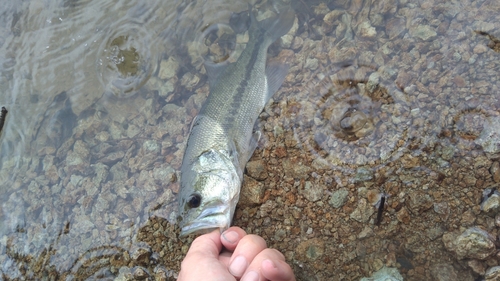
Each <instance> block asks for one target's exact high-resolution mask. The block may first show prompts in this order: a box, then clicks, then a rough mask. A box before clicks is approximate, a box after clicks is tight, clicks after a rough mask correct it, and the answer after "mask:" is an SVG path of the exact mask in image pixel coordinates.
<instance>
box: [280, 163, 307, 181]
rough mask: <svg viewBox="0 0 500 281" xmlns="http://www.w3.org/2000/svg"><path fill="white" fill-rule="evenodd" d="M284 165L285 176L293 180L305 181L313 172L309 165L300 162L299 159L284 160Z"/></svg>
mask: <svg viewBox="0 0 500 281" xmlns="http://www.w3.org/2000/svg"><path fill="white" fill-rule="evenodd" d="M282 165H283V170H284V171H285V174H286V175H287V176H289V177H292V178H298V179H305V178H307V177H308V176H309V172H310V171H311V168H310V167H309V166H308V165H305V164H303V163H302V162H299V161H298V159H297V158H291V159H284V160H283V162H282Z"/></svg>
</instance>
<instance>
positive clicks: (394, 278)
mask: <svg viewBox="0 0 500 281" xmlns="http://www.w3.org/2000/svg"><path fill="white" fill-rule="evenodd" d="M360 281H403V276H401V274H400V273H399V271H398V269H397V268H394V267H385V266H384V267H382V268H381V269H380V270H379V271H377V272H375V273H373V274H372V276H371V277H369V278H367V277H364V278H361V280H360Z"/></svg>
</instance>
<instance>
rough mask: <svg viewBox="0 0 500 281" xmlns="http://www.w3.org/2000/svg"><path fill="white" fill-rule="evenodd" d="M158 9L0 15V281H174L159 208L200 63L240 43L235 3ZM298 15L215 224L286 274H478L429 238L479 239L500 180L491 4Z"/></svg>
mask: <svg viewBox="0 0 500 281" xmlns="http://www.w3.org/2000/svg"><path fill="white" fill-rule="evenodd" d="M167 2H168V3H165V1H147V3H142V2H140V1H89V0H87V1H78V0H73V1H70V0H66V1H52V2H51V3H48V2H47V1H24V2H19V1H7V2H6V3H5V5H3V6H2V8H0V9H1V11H0V14H1V15H2V16H1V17H0V90H1V92H2V95H1V96H0V106H5V107H6V108H7V110H8V114H7V116H6V118H5V125H4V127H3V129H2V131H1V133H0V168H1V169H0V202H1V205H0V271H1V272H2V274H3V276H2V277H3V279H6V280H9V279H21V280H22V279H42V278H49V279H50V278H60V279H78V280H80V279H112V278H115V277H117V276H119V277H121V278H124V279H126V280H128V279H133V278H136V279H140V278H144V277H145V276H149V278H151V279H157V280H165V279H167V280H168V279H173V278H175V276H176V274H177V272H178V269H179V264H180V261H181V260H182V258H183V255H184V254H185V252H186V250H187V246H188V245H189V243H190V241H191V239H192V237H191V238H187V239H179V238H178V237H177V235H178V229H177V227H176V225H175V223H176V221H175V216H176V214H175V208H176V206H175V194H176V193H177V191H178V188H179V184H178V180H177V179H178V176H179V168H180V163H181V161H182V153H183V150H184V146H185V141H186V138H187V133H188V131H189V125H190V122H191V120H192V118H193V117H194V116H196V114H197V112H198V111H199V109H200V107H201V105H202V103H203V101H204V99H205V98H206V96H207V94H208V83H207V77H206V75H205V70H204V68H203V66H202V65H203V61H204V60H211V61H212V62H215V63H219V62H224V61H226V60H228V61H234V60H235V59H236V58H237V56H238V54H239V52H241V50H242V49H243V48H244V42H245V40H247V39H248V38H246V36H245V35H243V34H236V35H235V33H241V32H242V31H241V30H238V29H239V27H240V26H241V22H244V21H245V19H244V18H242V17H234V16H233V17H231V15H232V12H236V13H237V12H241V11H244V10H245V9H247V4H246V3H238V4H234V3H232V1H226V2H227V3H226V2H224V1H218V3H219V2H220V5H212V4H208V3H201V2H200V3H198V2H196V1H194V2H189V1H184V2H181V1H167ZM305 3H306V1H297V2H294V3H293V5H292V6H293V7H294V9H295V10H296V12H297V22H296V23H297V24H296V25H295V26H294V27H293V28H292V30H291V31H290V32H289V34H288V35H286V36H284V37H283V38H282V40H281V42H278V43H276V44H274V45H273V46H272V47H271V48H270V50H269V53H270V56H271V57H274V59H278V60H280V61H286V62H287V63H289V64H290V66H291V68H290V73H289V75H288V76H287V78H286V80H285V83H284V84H283V86H282V88H281V89H280V90H279V91H278V93H277V94H276V95H275V96H274V98H273V102H272V103H270V104H269V105H268V106H266V108H265V110H264V113H263V114H262V115H261V120H260V122H259V127H260V128H261V130H262V131H263V140H262V141H261V142H260V144H259V148H258V149H257V150H256V152H255V154H254V156H253V158H252V159H251V162H252V164H251V165H249V166H248V168H247V175H248V176H249V177H247V178H246V179H245V183H244V186H243V192H244V194H243V195H242V199H241V202H240V204H239V206H238V210H237V213H236V215H235V220H234V223H235V224H236V225H239V226H242V227H243V228H244V229H246V230H247V231H248V232H251V233H256V234H259V235H262V236H263V237H264V238H265V239H266V240H267V241H268V244H269V245H270V246H273V247H275V248H278V249H280V250H282V251H283V253H284V254H285V256H286V257H287V261H289V262H290V264H291V265H292V267H293V268H294V270H295V272H296V274H297V276H298V278H299V280H340V279H342V280H359V279H360V278H361V277H368V276H370V275H371V274H372V273H373V272H375V271H377V270H378V269H380V268H381V267H382V265H385V266H389V267H399V269H400V271H401V273H402V274H403V276H404V277H405V280H424V279H425V280H432V279H436V280H437V279H438V277H437V276H439V275H440V274H447V275H450V276H453V274H455V275H459V276H464V279H463V280H473V278H475V277H477V276H479V275H484V271H483V272H481V271H479V272H478V270H477V267H478V266H476V269H474V267H473V266H469V265H468V264H467V263H465V262H463V261H460V259H459V258H457V257H456V256H455V255H454V254H453V252H452V251H450V250H448V249H447V248H446V247H445V246H443V242H442V236H443V234H447V233H454V232H462V231H463V230H464V229H466V228H469V227H480V228H483V229H485V230H486V231H488V232H489V233H490V234H491V235H493V236H495V235H496V234H497V229H496V225H495V214H493V215H491V214H485V213H484V212H482V211H481V210H480V207H479V202H480V201H481V196H482V194H483V191H484V189H485V188H486V187H495V186H497V185H498V182H500V172H499V170H500V168H498V166H499V164H498V161H499V159H500V134H499V131H500V92H499V82H498V73H499V71H500V65H499V61H500V60H499V52H500V43H499V42H500V41H499V40H498V38H500V34H499V33H498V32H497V30H500V26H499V23H500V20H499V17H500V6H499V5H498V4H496V2H495V1H475V2H472V1H462V2H450V1H446V2H440V1H420V2H418V3H412V2H410V1H404V0H401V1H375V2H373V3H372V2H371V1H330V2H320V1H312V2H309V1H307V3H308V4H307V5H305ZM259 6H260V9H261V10H262V11H264V10H266V9H272V8H273V7H272V5H267V4H266V3H265V2H264V3H261V4H259ZM221 7H222V8H221ZM259 16H260V17H265V15H262V13H261V14H260V15H259ZM243 26H244V25H243ZM233 29H234V30H236V32H235V31H233ZM243 30H244V28H243ZM252 167H258V169H253V168H252ZM256 171H259V172H256ZM250 189H251V190H255V194H257V198H255V194H253V195H252V194H251V192H249V191H248V190H250ZM382 193H387V194H388V195H389V197H388V198H387V202H386V206H385V208H384V209H383V210H382V213H381V217H380V220H379V218H378V217H377V212H378V210H377V208H376V207H375V204H376V203H377V201H378V199H380V195H381V194H382ZM252 196H253V197H252ZM485 260H486V261H482V260H481V261H478V263H480V264H481V265H483V266H484V267H485V268H486V267H491V266H493V265H496V264H495V263H496V261H495V260H494V259H489V260H488V259H485ZM450 267H451V269H450ZM47 276H50V277H47Z"/></svg>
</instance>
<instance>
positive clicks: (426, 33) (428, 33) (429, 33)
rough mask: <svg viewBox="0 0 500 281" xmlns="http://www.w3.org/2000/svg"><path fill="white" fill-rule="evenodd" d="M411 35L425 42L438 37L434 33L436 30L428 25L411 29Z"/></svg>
mask: <svg viewBox="0 0 500 281" xmlns="http://www.w3.org/2000/svg"><path fill="white" fill-rule="evenodd" d="M410 34H411V35H412V36H413V37H417V38H420V39H422V40H424V41H429V40H432V39H434V38H435V37H436V35H437V33H436V31H434V29H433V28H432V27H430V26H428V25H418V26H416V27H415V28H411V29H410Z"/></svg>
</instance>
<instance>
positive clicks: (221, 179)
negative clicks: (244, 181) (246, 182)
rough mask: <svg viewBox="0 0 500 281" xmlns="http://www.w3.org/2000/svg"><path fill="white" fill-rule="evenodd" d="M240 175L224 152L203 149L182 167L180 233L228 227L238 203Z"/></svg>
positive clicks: (182, 234) (185, 233) (183, 234)
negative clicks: (188, 166)
mask: <svg viewBox="0 0 500 281" xmlns="http://www.w3.org/2000/svg"><path fill="white" fill-rule="evenodd" d="M240 186H241V176H240V173H238V168H237V167H236V166H235V165H234V163H233V161H231V159H229V157H228V155H227V154H225V153H224V152H217V151H214V150H210V151H208V152H205V153H203V154H202V155H201V156H200V157H199V158H198V159H197V160H196V162H195V163H194V164H193V165H191V168H190V169H189V170H188V171H182V175H181V192H180V193H179V199H178V200H179V218H180V219H181V222H180V227H181V236H185V235H188V234H191V233H203V232H208V231H211V230H213V229H217V228H219V229H222V230H224V229H227V228H228V227H229V226H230V224H231V220H232V218H233V215H234V210H235V208H236V204H237V203H238V199H239V194H240Z"/></svg>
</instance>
